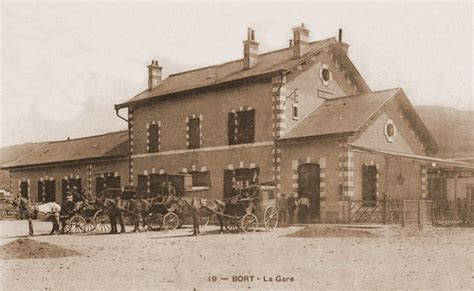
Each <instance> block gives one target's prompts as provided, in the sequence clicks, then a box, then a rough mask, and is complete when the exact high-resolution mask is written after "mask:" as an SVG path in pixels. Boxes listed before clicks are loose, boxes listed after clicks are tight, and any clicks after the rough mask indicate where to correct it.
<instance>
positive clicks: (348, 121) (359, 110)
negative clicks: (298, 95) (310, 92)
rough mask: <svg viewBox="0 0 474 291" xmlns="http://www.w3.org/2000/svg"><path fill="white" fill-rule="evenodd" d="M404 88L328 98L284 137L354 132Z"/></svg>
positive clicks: (293, 137)
mask: <svg viewBox="0 0 474 291" xmlns="http://www.w3.org/2000/svg"><path fill="white" fill-rule="evenodd" d="M399 90H400V89H390V90H384V91H377V92H371V93H367V94H362V95H353V96H346V97H339V98H335V99H329V100H325V101H324V102H323V104H321V106H319V107H318V108H316V109H315V110H314V111H313V112H311V113H310V114H308V115H307V116H306V117H305V118H303V120H301V121H300V122H298V123H297V124H296V125H295V126H294V127H293V128H291V129H289V130H288V131H287V132H286V133H284V134H283V136H282V137H281V139H295V138H307V137H315V136H330V135H344V134H346V135H351V134H354V133H356V132H357V131H358V130H359V129H360V128H361V127H362V125H364V123H365V122H366V121H367V120H369V119H370V117H371V116H372V115H373V114H375V113H376V112H377V111H378V110H379V108H380V107H382V106H383V105H384V104H385V103H386V102H387V101H388V100H390V99H391V98H392V97H393V96H394V95H395V94H396V93H397V92H398V91H399Z"/></svg>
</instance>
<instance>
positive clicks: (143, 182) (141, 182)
mask: <svg viewBox="0 0 474 291" xmlns="http://www.w3.org/2000/svg"><path fill="white" fill-rule="evenodd" d="M137 195H138V197H146V196H148V176H147V175H138V180H137Z"/></svg>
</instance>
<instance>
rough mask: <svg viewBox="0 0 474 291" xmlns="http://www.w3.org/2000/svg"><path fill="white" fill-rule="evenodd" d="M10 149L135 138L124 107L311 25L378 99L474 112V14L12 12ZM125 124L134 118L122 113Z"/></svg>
mask: <svg viewBox="0 0 474 291" xmlns="http://www.w3.org/2000/svg"><path fill="white" fill-rule="evenodd" d="M1 6H2V7H1V21H0V25H1V47H0V57H1V59H0V62H1V67H0V85H1V91H0V147H4V146H8V145H13V144H20V143H26V142H38V141H51V140H63V139H66V138H67V137H70V138H77V137H82V136H87V135H94V134H101V133H105V132H111V131H116V130H122V129H126V123H125V122H124V121H123V120H121V119H119V118H118V117H117V116H116V115H115V111H114V108H113V106H114V104H118V103H121V102H123V101H126V100H128V99H130V98H132V97H133V96H134V95H136V94H138V93H139V92H141V91H142V90H144V89H145V88H146V87H147V74H148V72H147V68H146V66H147V65H148V64H149V63H150V61H151V60H152V59H157V60H159V62H160V65H161V66H162V67H163V73H164V74H165V75H168V74H172V73H177V72H180V71H184V70H189V69H195V68H199V67H203V66H208V65H213V64H218V63H223V62H227V61H231V60H236V59H240V58H242V57H243V44H242V41H243V40H244V39H245V37H246V30H247V27H252V28H253V29H254V30H255V31H256V39H257V41H258V42H259V43H260V47H259V52H261V53H262V52H266V51H270V50H274V49H279V48H283V47H286V46H287V45H288V40H289V39H290V38H291V37H292V31H291V28H292V27H295V26H297V25H299V24H300V23H302V22H304V23H305V25H306V27H307V28H308V29H310V40H311V41H314V40H318V39H323V38H328V37H335V36H336V35H337V31H338V29H339V28H342V29H343V31H344V35H343V38H344V41H345V42H347V43H349V44H350V48H349V57H350V58H351V60H352V61H353V63H354V64H355V66H356V67H357V69H358V70H359V72H360V73H361V74H362V76H363V77H364V79H365V80H366V82H367V83H368V84H369V86H370V87H371V89H372V90H374V91H375V90H383V89H388V88H394V87H401V88H403V90H404V91H405V92H406V93H407V95H408V97H409V98H410V100H411V101H412V103H413V104H414V105H438V106H449V107H453V108H456V109H459V110H474V101H473V99H474V98H473V92H472V87H473V22H472V14H473V4H472V3H470V2H466V3H455V4H450V3H434V4H433V3H415V4H409V3H268V2H266V3H248V2H241V3H226V4H224V3H139V4H136V3H114V2H108V3H94V2H91V3H63V4H61V3H33V2H21V3H20V2H17V3H11V2H8V3H7V2H5V1H3V2H1ZM122 114H123V115H124V116H126V112H122Z"/></svg>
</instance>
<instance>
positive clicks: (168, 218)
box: [163, 212, 180, 230]
mask: <svg viewBox="0 0 474 291" xmlns="http://www.w3.org/2000/svg"><path fill="white" fill-rule="evenodd" d="M179 222H180V221H179V217H178V215H176V213H174V212H168V213H166V214H165V216H164V217H163V227H164V228H165V230H175V229H176V228H178V226H179Z"/></svg>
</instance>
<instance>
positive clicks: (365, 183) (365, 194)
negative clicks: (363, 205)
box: [362, 165, 370, 201]
mask: <svg viewBox="0 0 474 291" xmlns="http://www.w3.org/2000/svg"><path fill="white" fill-rule="evenodd" d="M369 187H370V183H369V167H368V166H367V165H363V166H362V200H364V201H369V200H370V194H369Z"/></svg>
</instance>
